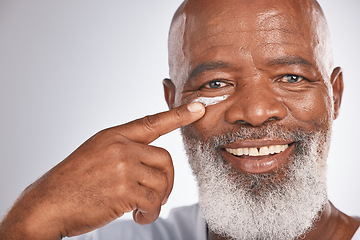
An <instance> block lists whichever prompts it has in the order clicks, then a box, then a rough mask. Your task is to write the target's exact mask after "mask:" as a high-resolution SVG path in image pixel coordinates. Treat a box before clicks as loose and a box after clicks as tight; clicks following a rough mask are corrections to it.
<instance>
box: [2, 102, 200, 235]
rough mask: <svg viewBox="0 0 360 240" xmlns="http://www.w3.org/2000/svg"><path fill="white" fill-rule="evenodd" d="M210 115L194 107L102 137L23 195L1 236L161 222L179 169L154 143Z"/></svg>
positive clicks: (68, 232)
mask: <svg viewBox="0 0 360 240" xmlns="http://www.w3.org/2000/svg"><path fill="white" fill-rule="evenodd" d="M204 113H205V108H204V107H203V106H202V105H201V104H200V103H192V104H189V105H184V106H180V107H178V108H175V109H172V110H170V111H167V112H163V113H159V114H156V115H152V116H147V117H145V118H142V119H138V120H135V121H133V122H130V123H127V124H124V125H120V126H116V127H113V128H109V129H106V130H103V131H101V132H99V133H97V134H95V135H94V136H93V137H91V138H90V139H89V140H87V141H86V142H85V143H84V144H82V145H81V146H80V147H79V148H78V149H77V150H75V151H74V152H73V153H72V154H71V155H70V156H68V157H67V158H66V159H65V160H64V161H62V162H61V163H60V164H58V165H57V166H55V167H54V168H53V169H51V170H50V171H49V172H48V173H46V174H45V175H44V176H42V177H41V178H40V179H39V180H38V181H36V182H35V183H34V184H32V185H31V186H29V187H28V188H27V189H26V190H25V191H24V192H23V194H22V195H21V196H20V197H19V199H18V200H17V202H16V203H15V204H14V206H13V207H12V209H11V210H10V212H9V213H8V214H7V216H5V218H4V219H3V221H2V223H1V225H0V235H1V236H3V237H4V236H7V237H5V238H6V239H60V238H61V237H65V236H74V235H80V234H83V233H86V232H89V231H91V230H94V229H96V228H99V227H101V226H103V225H105V224H107V223H109V222H111V221H113V220H115V219H117V218H118V217H121V216H122V215H123V214H124V213H125V212H130V211H133V218H134V220H135V222H137V223H139V224H147V223H151V222H153V221H155V220H156V219H157V218H158V216H159V213H160V209H161V205H162V204H164V203H165V202H166V200H167V198H168V197H169V194H170V192H171V190H172V186H173V181H174V169H173V164H172V160H171V157H170V154H169V153H168V152H167V151H166V150H165V149H162V148H158V147H154V146H149V145H148V144H149V143H151V142H152V141H154V140H155V139H157V138H158V137H160V136H161V135H163V134H166V133H168V132H170V131H173V130H174V129H177V128H179V127H181V126H185V125H187V124H190V123H192V122H194V121H196V120H198V119H200V118H201V117H202V116H203V115H204ZM20 230H21V231H20ZM24 237H26V238H24ZM5 238H2V237H0V239H5Z"/></svg>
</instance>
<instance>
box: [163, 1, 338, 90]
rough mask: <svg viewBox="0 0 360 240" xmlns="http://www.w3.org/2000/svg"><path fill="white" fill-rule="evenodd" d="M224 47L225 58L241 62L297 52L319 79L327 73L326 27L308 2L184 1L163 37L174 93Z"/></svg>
mask: <svg viewBox="0 0 360 240" xmlns="http://www.w3.org/2000/svg"><path fill="white" fill-rule="evenodd" d="M225 45H233V46H234V48H232V49H227V51H228V52H227V54H230V55H237V54H238V55H241V56H242V57H244V58H247V59H250V58H252V59H255V58H254V57H255V56H256V55H259V54H263V53H264V52H267V53H268V54H269V55H274V54H275V51H281V52H283V53H286V54H294V48H295V47H298V48H302V51H303V53H304V54H306V55H308V57H309V59H307V60H308V61H309V62H312V64H314V65H316V67H317V68H318V69H319V71H320V72H321V74H322V75H323V76H322V77H323V79H328V78H329V77H330V74H331V72H332V68H333V66H332V64H333V63H332V50H331V44H330V35H329V31H328V27H327V23H326V20H325V17H324V15H323V12H322V10H321V7H320V6H319V4H318V3H317V2H316V1H314V0H301V1H299V0H254V1H247V0H219V1H212V0H186V1H184V2H183V4H182V5H181V6H180V7H179V9H178V10H177V12H176V13H175V15H174V18H173V21H172V24H171V29H170V34H169V66H170V77H171V79H172V80H173V82H174V84H175V85H176V87H178V88H181V86H182V85H183V84H184V81H186V80H187V79H188V78H189V74H190V73H191V71H192V70H194V67H195V66H196V64H198V62H197V59H198V58H199V57H203V56H204V55H209V57H208V58H210V57H212V58H213V60H214V59H216V58H217V57H219V54H218V53H219V52H218V51H219V48H218V47H219V46H225ZM290 45H292V46H290ZM295 45H296V46H295ZM279 46H281V47H279ZM288 47H289V48H288ZM225 51H226V50H225ZM210 55H211V56H210ZM310 58H311V59H310ZM217 60H218V59H217ZM239 60H240V59H239ZM257 65H259V62H254V67H257Z"/></svg>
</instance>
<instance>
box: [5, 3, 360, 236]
mask: <svg viewBox="0 0 360 240" xmlns="http://www.w3.org/2000/svg"><path fill="white" fill-rule="evenodd" d="M276 3H277V4H276ZM242 4H243V2H242V1H234V0H229V1H211V4H210V0H208V1H206V0H204V1H202V0H194V1H189V2H188V3H187V4H186V5H184V6H183V8H181V9H180V10H179V12H178V13H177V14H178V17H177V18H176V19H177V20H175V21H174V23H173V25H172V31H171V34H170V39H169V41H170V71H171V74H170V75H171V80H165V81H164V89H165V98H166V101H167V102H168V105H169V107H170V108H171V110H170V111H168V112H164V113H160V114H156V115H153V116H149V117H145V118H143V119H139V120H135V121H133V122H130V123H127V124H124V125H121V126H117V127H113V128H109V129H106V130H103V131H101V132H99V133H97V134H95V135H94V136H93V137H92V138H90V139H89V140H88V141H86V142H85V143H84V144H83V145H81V146H80V147H79V148H78V149H77V150H75V151H74V152H73V153H72V154H71V155H70V156H69V157H67V158H66V159H65V160H64V161H63V162H61V163H60V164H59V165H57V166H55V167H54V168H53V169H52V170H50V171H49V172H48V173H46V174H45V175H44V176H43V177H41V178H40V179H39V180H38V181H36V182H35V183H34V184H32V185H31V186H29V187H28V188H27V189H26V190H25V191H24V192H23V194H22V195H21V196H20V197H19V199H18V200H17V201H16V203H15V204H14V205H13V207H12V209H11V210H10V211H9V212H8V214H7V215H6V216H5V218H4V219H3V220H2V222H1V225H0V239H1V240H2V239H7V240H14V239H30V240H35V239H49V240H50V239H60V238H61V237H64V236H73V235H79V234H82V233H85V232H89V231H91V230H94V229H96V228H99V227H101V226H103V225H105V224H107V223H109V222H111V221H113V220H114V219H116V218H118V217H120V216H122V215H123V214H124V213H125V212H130V211H133V216H134V220H135V221H136V222H137V223H139V224H147V223H151V222H153V221H155V220H156V219H157V217H158V215H159V212H160V209H161V206H162V204H164V203H165V202H166V199H167V198H168V196H169V194H170V192H171V189H172V185H173V172H174V169H173V165H172V160H171V157H170V156H169V154H168V152H167V151H166V150H164V149H161V148H157V147H153V146H150V145H148V144H149V143H151V142H152V141H153V140H155V139H156V138H158V137H159V136H161V135H163V134H166V133H168V132H170V131H172V130H174V129H176V128H178V127H181V126H185V125H188V124H191V125H190V128H191V132H192V133H191V134H193V135H194V136H195V137H198V138H199V139H201V140H206V139H207V138H209V137H211V136H213V135H216V134H221V133H226V132H229V131H231V130H232V129H233V128H234V127H236V125H238V124H246V125H249V126H252V127H254V128H256V127H258V126H261V125H262V124H265V123H268V122H272V123H274V124H281V125H284V126H287V127H289V128H292V127H302V128H303V129H306V130H309V131H311V130H313V129H315V128H317V129H318V128H321V129H327V128H329V127H330V126H329V124H330V123H331V121H332V120H333V119H335V118H336V116H337V114H338V111H339V107H340V102H341V95H342V89H343V82H342V74H341V69H340V68H336V69H334V70H333V69H332V68H331V67H330V61H329V54H328V51H327V48H326V46H323V45H322V44H320V43H321V42H322V41H321V40H324V39H325V40H326V33H324V32H321V31H320V30H318V28H317V27H318V24H320V23H321V21H322V16H321V14H320V13H319V12H318V8H317V7H316V5H315V4H314V3H313V2H311V1H303V5H300V4H299V3H297V4H295V3H293V2H292V1H285V0H284V1H269V0H268V1H265V0H261V1H252V3H249V1H246V8H245V6H244V5H242ZM269 7H270V8H271V10H272V11H269ZM242 9H246V11H242ZM195 13H196V16H195V15H194V14H195ZM305 16H306V18H305ZM305 19H306V21H305ZM182 20H184V21H182ZM185 20H186V21H185ZM269 20H270V22H271V24H270V25H269ZM319 21H320V23H319ZM185 26H186V28H185ZM325 42H326V41H325ZM325 45H326V44H325ZM214 62H215V64H214ZM209 63H210V64H209ZM204 64H205V65H204ZM294 76H296V77H295V78H294ZM299 76H300V77H299ZM214 80H215V81H214ZM211 81H212V82H211ZM210 82H211V84H210ZM224 94H226V95H230V97H229V98H228V99H227V100H226V101H223V102H221V103H219V104H217V105H213V106H210V107H207V109H206V114H205V108H204V107H203V106H202V105H201V104H199V103H197V104H191V105H189V103H190V102H191V101H192V100H193V99H194V98H195V97H197V96H206V97H214V96H218V95H224ZM180 105H181V106H180ZM177 106H180V107H177ZM190 110H191V111H190ZM204 114H205V115H204ZM199 119H200V120H199ZM279 141H281V140H279V139H266V140H258V141H247V142H237V143H235V144H234V146H226V147H233V148H236V147H242V146H250V145H256V146H261V145H264V144H265V145H269V144H270V143H274V142H279ZM224 147H225V146H224ZM288 151H291V148H289V150H288ZM224 154H226V153H224ZM224 158H225V159H226V160H227V161H229V163H231V164H232V165H233V167H234V168H235V169H236V170H238V171H246V172H250V173H255V174H256V173H258V172H267V171H269V172H271V171H272V170H273V168H278V167H281V166H280V165H281V164H283V163H284V162H286V160H287V158H286V154H283V155H281V156H280V158H279V159H282V161H280V165H279V163H274V164H272V165H271V164H270V165H269V164H266V162H267V161H268V159H267V158H266V157H265V158H264V159H263V163H264V164H263V165H261V166H256V165H253V164H252V163H251V162H250V163H249V161H248V160H249V159H247V160H246V161H245V164H244V162H242V161H238V160H234V158H231V157H230V156H227V155H224ZM250 160H251V159H250ZM268 162H269V161H268ZM268 166H270V167H268ZM279 180H280V181H281V179H279ZM358 226H359V223H358V222H357V221H355V220H354V219H352V218H350V217H348V216H346V215H345V214H343V213H341V212H340V211H339V210H337V209H336V208H335V207H334V206H333V205H331V203H330V202H329V203H328V204H327V205H326V208H325V210H324V212H323V213H322V215H321V219H320V221H319V222H317V223H316V228H314V230H313V231H311V232H310V233H309V234H308V235H306V238H305V239H350V238H351V236H352V235H353V234H354V232H355V231H356V229H357V227H358ZM214 237H215V239H222V238H221V237H219V236H214Z"/></svg>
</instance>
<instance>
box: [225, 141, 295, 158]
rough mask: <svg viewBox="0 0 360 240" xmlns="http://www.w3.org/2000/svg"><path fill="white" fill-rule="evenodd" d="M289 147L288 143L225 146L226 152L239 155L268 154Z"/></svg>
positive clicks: (254, 155) (279, 151)
mask: <svg viewBox="0 0 360 240" xmlns="http://www.w3.org/2000/svg"><path fill="white" fill-rule="evenodd" d="M288 147H289V144H283V145H270V146H263V147H259V148H256V147H250V148H225V151H227V152H228V153H230V154H232V155H234V156H237V157H241V156H252V157H257V156H270V155H274V154H277V153H281V152H283V151H285V150H286V149H287V148H288Z"/></svg>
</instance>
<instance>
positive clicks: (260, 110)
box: [225, 86, 288, 127]
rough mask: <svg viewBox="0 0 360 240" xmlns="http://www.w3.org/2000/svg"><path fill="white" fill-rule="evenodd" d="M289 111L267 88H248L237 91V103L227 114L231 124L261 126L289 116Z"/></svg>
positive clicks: (226, 116)
mask: <svg viewBox="0 0 360 240" xmlns="http://www.w3.org/2000/svg"><path fill="white" fill-rule="evenodd" d="M287 112H288V109H287V108H286V106H285V105H284V104H283V102H282V101H281V98H280V97H279V96H277V94H276V93H275V92H273V91H272V90H271V87H269V86H267V87H264V86H261V87H259V86H252V87H251V86H247V87H243V88H241V89H237V91H236V93H235V102H234V103H233V104H232V105H231V106H230V107H229V108H228V109H227V111H226V112H225V119H226V121H227V122H229V123H233V124H235V123H243V124H248V125H251V126H254V127H256V126H260V125H262V124H264V123H266V122H269V121H274V120H281V119H283V118H284V117H285V116H286V115H287Z"/></svg>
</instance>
